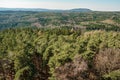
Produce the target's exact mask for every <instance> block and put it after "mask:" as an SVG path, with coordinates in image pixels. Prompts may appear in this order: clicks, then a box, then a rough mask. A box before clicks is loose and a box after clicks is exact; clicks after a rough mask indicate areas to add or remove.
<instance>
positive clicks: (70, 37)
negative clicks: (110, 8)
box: [0, 11, 120, 80]
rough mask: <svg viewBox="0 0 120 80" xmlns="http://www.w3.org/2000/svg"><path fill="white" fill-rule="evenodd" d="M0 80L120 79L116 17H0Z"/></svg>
mask: <svg viewBox="0 0 120 80" xmlns="http://www.w3.org/2000/svg"><path fill="white" fill-rule="evenodd" d="M0 80H120V12H96V11H94V12H30V11H29V12H25V11H21V12H18V11H14V12H12V11H1V12H0Z"/></svg>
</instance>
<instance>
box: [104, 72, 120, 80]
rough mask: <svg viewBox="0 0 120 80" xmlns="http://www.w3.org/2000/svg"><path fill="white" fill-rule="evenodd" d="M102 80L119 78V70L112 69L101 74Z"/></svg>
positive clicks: (116, 79) (117, 79)
mask: <svg viewBox="0 0 120 80" xmlns="http://www.w3.org/2000/svg"><path fill="white" fill-rule="evenodd" d="M103 79H104V80H119V79H120V70H116V71H112V72H110V73H108V74H105V75H104V76H103Z"/></svg>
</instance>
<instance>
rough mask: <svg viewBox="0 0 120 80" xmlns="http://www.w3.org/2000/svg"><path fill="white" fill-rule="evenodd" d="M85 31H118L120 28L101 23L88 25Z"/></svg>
mask: <svg viewBox="0 0 120 80" xmlns="http://www.w3.org/2000/svg"><path fill="white" fill-rule="evenodd" d="M85 26H87V27H86V30H87V31H91V30H105V31H118V32H119V31H120V27H119V26H117V25H112V24H109V25H108V24H103V23H101V24H100V23H98V24H88V25H85Z"/></svg>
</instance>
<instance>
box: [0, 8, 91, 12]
mask: <svg viewBox="0 0 120 80" xmlns="http://www.w3.org/2000/svg"><path fill="white" fill-rule="evenodd" d="M0 11H37V12H63V11H67V12H69V11H70V12H90V11H92V10H90V9H87V8H75V9H69V10H62V9H42V8H0Z"/></svg>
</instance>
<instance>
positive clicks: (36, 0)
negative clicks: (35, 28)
mask: <svg viewBox="0 0 120 80" xmlns="http://www.w3.org/2000/svg"><path fill="white" fill-rule="evenodd" d="M0 7H7V8H47V9H72V8H89V9H92V10H98V11H120V0H0Z"/></svg>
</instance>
